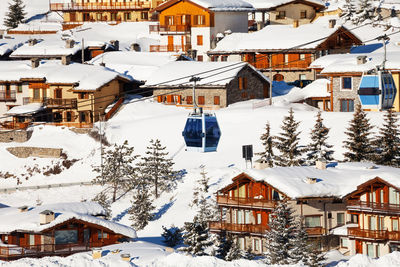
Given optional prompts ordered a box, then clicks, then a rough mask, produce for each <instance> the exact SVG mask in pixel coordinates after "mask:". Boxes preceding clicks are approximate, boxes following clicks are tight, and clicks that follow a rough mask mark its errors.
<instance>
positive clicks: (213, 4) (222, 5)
mask: <svg viewBox="0 0 400 267" xmlns="http://www.w3.org/2000/svg"><path fill="white" fill-rule="evenodd" d="M180 1H181V0H170V1H167V2H165V3H163V4H161V5H159V6H158V7H157V8H156V10H157V11H161V10H164V9H165V8H168V7H170V6H172V5H174V4H175V3H178V2H180ZM189 2H192V3H194V4H196V5H199V6H201V7H204V8H207V9H209V10H212V11H214V12H250V11H254V8H253V6H252V5H251V4H250V3H248V2H247V1H246V2H245V1H242V0H189Z"/></svg>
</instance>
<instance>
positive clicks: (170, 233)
mask: <svg viewBox="0 0 400 267" xmlns="http://www.w3.org/2000/svg"><path fill="white" fill-rule="evenodd" d="M162 228H163V230H164V231H163V233H162V234H161V236H162V237H163V238H164V240H163V242H164V243H165V244H166V245H167V246H169V247H175V246H177V245H179V244H180V243H182V230H181V229H180V228H179V227H175V226H174V225H171V227H170V228H169V229H168V228H167V227H165V226H163V227H162Z"/></svg>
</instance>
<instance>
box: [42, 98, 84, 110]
mask: <svg viewBox="0 0 400 267" xmlns="http://www.w3.org/2000/svg"><path fill="white" fill-rule="evenodd" d="M44 105H45V106H46V107H48V108H65V109H76V108H77V106H78V101H77V99H76V98H46V99H45V101H44Z"/></svg>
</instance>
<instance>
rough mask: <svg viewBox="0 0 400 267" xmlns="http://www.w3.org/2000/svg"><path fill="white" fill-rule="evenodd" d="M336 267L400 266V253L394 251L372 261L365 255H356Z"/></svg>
mask: <svg viewBox="0 0 400 267" xmlns="http://www.w3.org/2000/svg"><path fill="white" fill-rule="evenodd" d="M336 266H337V267H383V266H384V267H395V266H400V252H398V251H394V252H392V253H390V254H386V255H384V256H382V257H380V258H378V259H372V258H370V257H368V256H366V255H362V254H357V255H355V256H354V257H351V258H350V260H349V261H342V262H339V263H338V264H337V265H336Z"/></svg>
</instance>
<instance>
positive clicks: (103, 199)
mask: <svg viewBox="0 0 400 267" xmlns="http://www.w3.org/2000/svg"><path fill="white" fill-rule="evenodd" d="M93 201H94V202H97V203H99V204H100V206H102V207H103V208H104V210H105V211H106V219H107V220H108V219H110V217H111V205H110V202H109V200H108V197H107V194H106V193H104V192H100V193H98V194H97V195H96V196H95V197H94V198H93Z"/></svg>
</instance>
